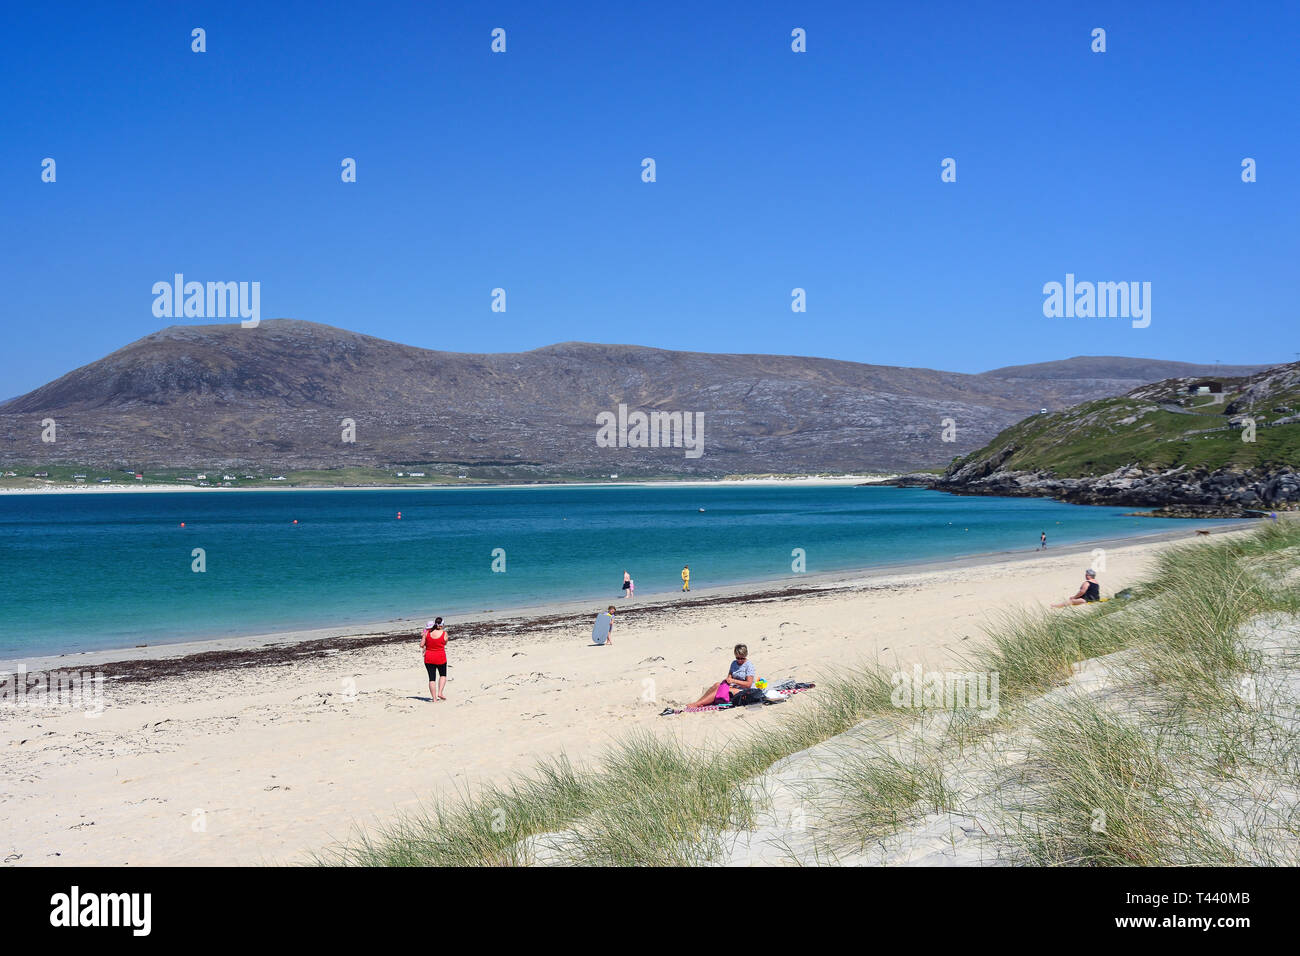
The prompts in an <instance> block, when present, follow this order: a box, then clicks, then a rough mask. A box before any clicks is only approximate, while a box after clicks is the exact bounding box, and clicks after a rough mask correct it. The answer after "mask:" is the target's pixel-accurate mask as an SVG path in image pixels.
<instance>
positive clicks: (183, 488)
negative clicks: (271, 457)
mask: <svg viewBox="0 0 1300 956" xmlns="http://www.w3.org/2000/svg"><path fill="white" fill-rule="evenodd" d="M897 477H898V475H834V476H823V475H797V476H790V477H782V478H777V477H773V478H710V479H700V480H693V481H691V480H675V479H673V480H664V481H594V482H571V481H537V482H530V483H528V484H508V483H507V484H496V483H493V482H481V481H464V482H447V483H444V484H438V483H436V482H418V483H417V482H404V483H402V484H397V485H355V486H351V485H350V486H346V487H340V486H338V485H294V484H289V483H287V482H286V483H284V484H279V483H277V484H274V485H270V484H259V485H244V486H239V485H232V486H231V487H229V488H222V487H220V486H219V485H209V486H207V487H203V486H200V485H188V484H185V485H160V484H145V483H144V482H136V481H132V480H129V479H123V480H122V481H120V482H117V481H115V482H114V483H113V484H108V485H102V484H100V483H99V482H87V483H86V484H82V485H79V484H68V483H67V482H57V481H51V482H48V483H47V484H43V485H34V486H28V487H21V488H6V487H4V486H3V485H2V484H0V495H64V494H73V495H101V494H123V493H128V494H129V493H136V494H138V493H140V492H147V493H151V494H158V493H166V492H173V493H179V494H184V493H185V492H191V491H201V492H205V493H206V492H210V491H211V492H233V491H410V490H412V489H416V490H423V489H428V488H498V489H499V488H585V487H591V486H600V487H609V486H615V485H616V486H622V487H639V488H653V487H657V486H672V487H676V486H681V487H692V488H694V487H708V486H711V485H718V486H726V485H743V486H745V487H755V486H761V485H787V486H789V485H796V486H797V485H857V484H862V483H863V482H867V481H872V482H880V481H886V480H888V479H890V478H897ZM4 480H9V479H4Z"/></svg>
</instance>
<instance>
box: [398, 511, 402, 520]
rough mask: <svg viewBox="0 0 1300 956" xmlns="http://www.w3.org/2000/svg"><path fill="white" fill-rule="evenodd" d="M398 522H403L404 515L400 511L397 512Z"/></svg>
mask: <svg viewBox="0 0 1300 956" xmlns="http://www.w3.org/2000/svg"><path fill="white" fill-rule="evenodd" d="M397 520H398V521H401V520H402V513H401V512H400V511H399V512H397Z"/></svg>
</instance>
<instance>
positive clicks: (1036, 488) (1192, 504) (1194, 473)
mask: <svg viewBox="0 0 1300 956" xmlns="http://www.w3.org/2000/svg"><path fill="white" fill-rule="evenodd" d="M1010 454H1011V451H1006V452H1005V453H1003V452H999V453H998V454H997V455H994V456H993V457H992V458H987V459H981V460H979V461H976V462H972V463H971V464H969V465H963V464H962V462H960V461H959V462H955V463H954V465H953V467H952V468H951V469H949V471H948V472H946V473H944V474H942V475H925V474H912V475H903V476H902V477H900V478H896V479H894V480H893V481H892V482H890V483H891V484H895V485H899V486H903V487H923V488H933V489H935V490H937V491H948V492H952V493H953V494H960V495H1001V496H1006V497H1030V498H1055V499H1057V500H1058V501H1066V502H1069V503H1070V504H1080V505H1122V506H1126V507H1141V508H1152V509H1156V510H1155V511H1153V512H1152V513H1153V514H1157V515H1160V516H1162V517H1207V516H1219V517H1252V516H1253V514H1252V512H1257V511H1261V510H1278V509H1282V510H1289V509H1291V508H1295V507H1300V473H1297V472H1296V471H1295V470H1292V469H1276V470H1269V469H1262V468H1247V469H1232V468H1220V469H1218V470H1215V471H1207V470H1205V469H1186V468H1181V467H1180V468H1171V469H1167V470H1155V469H1145V468H1141V467H1138V466H1135V465H1133V466H1128V467H1125V468H1119V469H1116V470H1115V471H1113V472H1111V473H1109V474H1106V475H1099V476H1096V477H1089V478H1058V477H1056V476H1055V475H1053V474H1051V473H1049V472H1030V471H998V470H996V469H988V468H985V467H984V466H986V465H988V464H989V463H991V462H993V461H1005V460H1006V459H1007V458H1008V457H1010Z"/></svg>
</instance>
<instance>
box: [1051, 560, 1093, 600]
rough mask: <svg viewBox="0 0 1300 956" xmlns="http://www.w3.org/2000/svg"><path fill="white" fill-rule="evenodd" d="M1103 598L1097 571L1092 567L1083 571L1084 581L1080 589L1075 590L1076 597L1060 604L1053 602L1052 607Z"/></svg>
mask: <svg viewBox="0 0 1300 956" xmlns="http://www.w3.org/2000/svg"><path fill="white" fill-rule="evenodd" d="M1100 600H1101V587H1100V586H1099V585H1098V584H1097V572H1096V571H1094V570H1093V569H1092V568H1089V569H1088V570H1087V571H1084V572H1083V583H1082V584H1080V585H1079V590H1078V591H1076V592H1075V594H1074V597H1072V598H1070V600H1068V601H1062V602H1061V603H1060V604H1053V605H1052V607H1069V606H1070V605H1071V604H1091V603H1092V602H1093V601H1100Z"/></svg>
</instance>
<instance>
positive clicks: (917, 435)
mask: <svg viewBox="0 0 1300 956" xmlns="http://www.w3.org/2000/svg"><path fill="white" fill-rule="evenodd" d="M1262 367H1263V366H1250V367H1237V366H1233V367H1224V368H1221V369H1218V370H1216V369H1215V367H1213V366H1196V365H1188V364H1186V363H1181V362H1160V361H1152V360H1147V359H1127V358H1106V357H1100V358H1096V357H1088V358H1074V359H1068V360H1066V361H1062V362H1048V363H1044V364H1040V365H1026V366H1014V367H1010V368H1004V369H997V370H995V371H991V372H984V373H982V374H979V375H967V374H961V373H955V372H939V371H933V370H931V369H919V368H899V367H894V366H879V365H863V364H858V363H853V362H841V361H835V360H832V359H819V358H802V357H796V356H780V355H714V354H708V353H701V352H670V351H664V350H661V349H652V348H643V347H639V346H630V345H593V344H587V343H581V342H566V343H562V344H559V345H551V346H547V347H546V348H541V349H535V350H533V351H531V352H518V353H500V354H485V355H475V354H465V353H457V352H438V351H432V350H428V349H420V348H413V347H410V346H405V345H399V344H397V343H394V342H388V341H385V340H383V339H377V338H372V337H370V336H367V335H360V334H358V333H355V332H348V331H345V330H343V329H337V328H332V327H330V326H324V325H318V324H315V323H311V322H303V321H298V320H292V319H273V320H269V321H264V322H263V323H262V324H261V325H260V326H259V327H258V328H256V329H243V328H240V326H239V325H238V324H232V325H197V326H171V327H169V328H166V329H163V330H162V331H160V332H155V333H154V334H152V335H149V336H146V337H145V338H142V339H140V340H139V341H137V342H133V343H131V344H130V345H128V346H126V347H125V348H122V349H119V350H118V351H116V352H113V353H112V354H111V355H108V356H106V357H105V358H102V359H100V360H99V361H97V362H92V363H91V364H89V365H86V366H84V367H82V368H79V369H76V370H74V371H72V372H69V373H68V374H67V375H64V376H63V377H61V378H59V379H57V380H55V381H53V382H50V383H49V384H47V385H43V386H41V387H40V388H38V389H36V390H35V391H32V392H29V393H28V394H26V395H22V396H19V397H17V398H14V399H11V400H10V401H8V402H5V403H4V404H2V405H0V455H3V457H4V460H5V461H7V462H15V463H19V462H21V463H28V464H57V463H66V464H87V465H100V466H110V465H111V466H114V467H127V466H132V467H163V466H171V467H183V468H196V467H204V466H206V467H223V466H229V467H240V468H245V469H247V468H257V469H260V470H263V471H266V470H285V469H289V468H305V467H310V468H322V467H324V468H327V467H336V466H340V465H389V464H400V463H414V462H421V463H431V464H436V463H446V464H447V465H448V467H451V468H455V469H457V470H463V469H475V473H476V474H480V475H487V474H491V475H493V476H498V477H500V476H507V475H511V476H515V477H519V478H528V477H541V476H583V475H596V474H605V473H609V472H613V471H617V472H619V473H620V474H622V475H623V476H625V477H631V476H634V475H672V474H680V475H719V474H729V473H755V472H810V471H861V470H867V469H874V470H879V469H911V468H918V467H925V466H929V465H936V464H946V463H947V462H948V461H949V460H950V459H951V458H952V457H953V456H954V455H957V454H962V453H965V452H969V451H971V450H973V449H975V448H978V447H980V446H981V445H983V444H985V443H986V442H987V441H988V440H989V439H991V438H992V437H993V436H994V435H996V434H997V433H998V432H999V431H1000V430H1002V429H1003V428H1005V427H1007V426H1008V425H1010V424H1012V423H1014V422H1016V421H1018V420H1020V419H1021V418H1023V417H1024V416H1025V415H1027V414H1030V413H1033V412H1036V411H1038V409H1039V408H1040V407H1047V408H1049V409H1058V408H1064V407H1067V406H1069V405H1073V404H1076V403H1078V402H1081V401H1086V400H1089V399H1094V398H1100V397H1104V396H1109V395H1117V394H1122V393H1124V392H1126V391H1128V390H1130V389H1132V388H1134V387H1135V386H1137V385H1141V384H1144V383H1146V382H1150V381H1153V380H1157V379H1163V378H1169V377H1173V376H1194V375H1213V374H1219V375H1223V376H1229V375H1234V376H1235V375H1246V374H1250V373H1252V372H1254V371H1258V370H1259V369H1260V368H1262ZM620 403H621V404H626V405H627V406H628V407H629V408H630V409H633V410H637V409H639V410H643V411H646V412H650V411H656V410H658V411H683V412H700V413H703V416H704V429H705V431H704V454H703V455H702V456H701V457H699V458H696V459H690V458H687V457H686V456H685V454H684V452H683V450H682V449H680V448H674V449H647V448H601V447H598V446H597V442H596V416H597V415H598V414H599V413H600V412H603V411H610V412H613V411H616V410H617V408H618V406H619V404H620ZM45 418H53V419H55V421H56V422H57V427H58V431H57V441H56V442H54V443H53V444H46V443H43V442H42V441H41V425H40V422H41V420H42V419H45ZM345 418H347V419H352V420H353V421H355V422H356V441H355V443H346V442H344V441H342V424H341V423H342V420H343V419H345ZM947 418H951V419H953V420H954V422H955V424H956V440H955V441H953V442H944V441H942V440H941V434H942V428H943V425H942V422H943V420H944V419H947Z"/></svg>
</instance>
